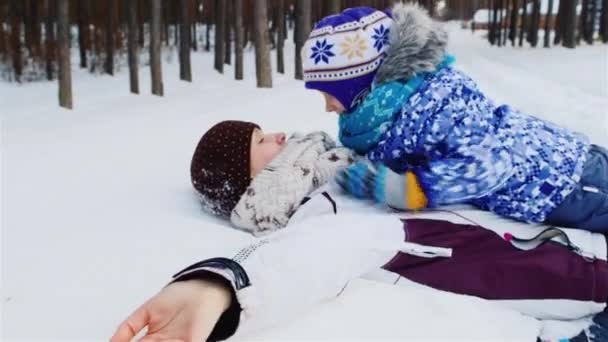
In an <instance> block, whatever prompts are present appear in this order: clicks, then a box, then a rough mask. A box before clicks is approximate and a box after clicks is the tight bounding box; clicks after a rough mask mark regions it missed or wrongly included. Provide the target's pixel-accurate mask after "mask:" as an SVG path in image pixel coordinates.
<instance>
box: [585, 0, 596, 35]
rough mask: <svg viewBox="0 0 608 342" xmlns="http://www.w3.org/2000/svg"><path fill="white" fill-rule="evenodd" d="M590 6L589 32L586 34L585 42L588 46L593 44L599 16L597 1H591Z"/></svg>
mask: <svg viewBox="0 0 608 342" xmlns="http://www.w3.org/2000/svg"><path fill="white" fill-rule="evenodd" d="M590 2H591V4H590V5H589V7H590V10H589V22H588V23H587V30H586V34H585V41H586V42H587V43H588V44H593V36H594V35H595V21H596V14H597V1H596V0H591V1H590Z"/></svg>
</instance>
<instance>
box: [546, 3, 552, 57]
mask: <svg viewBox="0 0 608 342" xmlns="http://www.w3.org/2000/svg"><path fill="white" fill-rule="evenodd" d="M551 18H553V0H549V8H548V9H547V15H545V47H546V48H548V47H551V40H550V39H551Z"/></svg>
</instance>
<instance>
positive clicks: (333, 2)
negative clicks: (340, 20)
mask: <svg viewBox="0 0 608 342" xmlns="http://www.w3.org/2000/svg"><path fill="white" fill-rule="evenodd" d="M340 10H341V8H340V0H329V1H328V4H327V12H328V14H338V13H340Z"/></svg>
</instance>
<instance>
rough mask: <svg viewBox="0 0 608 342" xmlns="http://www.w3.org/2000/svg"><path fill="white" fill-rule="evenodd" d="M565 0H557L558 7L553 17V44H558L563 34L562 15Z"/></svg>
mask: <svg viewBox="0 0 608 342" xmlns="http://www.w3.org/2000/svg"><path fill="white" fill-rule="evenodd" d="M565 6H566V4H565V1H560V2H559V7H558V9H557V17H555V37H554V38H553V45H558V44H559V43H561V41H562V34H563V26H564V24H563V19H562V18H563V16H564V11H565V9H564V8H565Z"/></svg>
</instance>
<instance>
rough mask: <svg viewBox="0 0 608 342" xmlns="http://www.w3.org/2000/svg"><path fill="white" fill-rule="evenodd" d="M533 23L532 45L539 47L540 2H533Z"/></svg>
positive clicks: (531, 31) (531, 29) (534, 0)
mask: <svg viewBox="0 0 608 342" xmlns="http://www.w3.org/2000/svg"><path fill="white" fill-rule="evenodd" d="M532 4H533V5H532V22H531V23H530V33H529V36H530V37H529V38H530V45H532V47H536V45H538V27H539V24H540V0H533V1H532Z"/></svg>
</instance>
